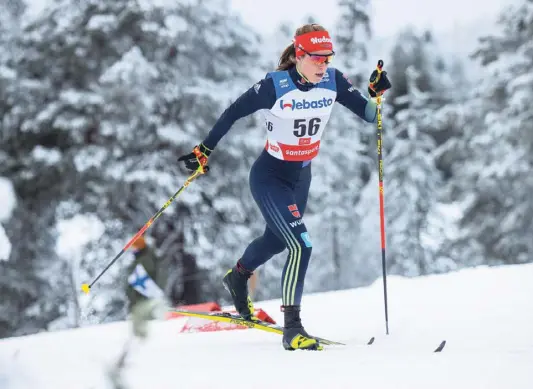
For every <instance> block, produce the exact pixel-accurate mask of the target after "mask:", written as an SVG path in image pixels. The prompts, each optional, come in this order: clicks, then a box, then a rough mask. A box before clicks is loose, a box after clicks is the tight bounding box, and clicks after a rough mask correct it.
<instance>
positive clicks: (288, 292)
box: [178, 24, 391, 350]
mask: <svg viewBox="0 0 533 389" xmlns="http://www.w3.org/2000/svg"><path fill="white" fill-rule="evenodd" d="M334 55H335V52H334V51H333V44H332V40H331V38H330V35H329V34H328V32H327V31H326V30H325V29H324V28H323V27H322V26H320V25H318V24H306V25H304V26H302V27H300V28H298V29H297V30H296V34H295V37H294V43H293V44H291V45H289V46H288V47H287V48H286V49H285V50H284V52H283V53H282V55H281V58H280V60H279V66H278V68H277V70H276V71H274V72H270V73H268V74H267V75H266V77H265V78H264V79H262V80H261V81H259V82H258V83H256V84H255V85H253V86H252V87H251V88H250V89H249V90H248V91H246V92H245V93H244V94H243V95H241V96H240V97H239V98H238V99H237V100H236V101H235V102H233V103H232V104H231V105H230V106H229V107H228V108H227V109H226V110H225V111H224V113H223V114H222V115H221V116H220V118H219V119H218V121H217V122H216V123H215V125H214V127H213V128H212V129H211V131H210V132H209V134H208V135H207V137H206V138H205V139H204V140H203V142H202V143H200V144H199V145H198V146H196V147H194V149H193V152H191V153H190V154H187V155H184V156H182V157H180V158H179V159H178V161H180V162H183V163H184V165H185V167H186V168H187V169H189V170H191V171H196V170H198V169H207V160H208V158H209V155H210V154H211V152H212V151H213V150H214V149H215V147H216V146H217V143H218V142H219V141H220V140H221V138H222V137H223V136H224V135H226V133H227V132H228V131H229V129H230V128H231V127H232V125H233V123H235V122H236V121H237V120H238V119H240V118H243V117H245V116H247V115H250V114H252V113H254V112H256V111H258V110H263V111H262V112H263V114H264V117H265V128H266V138H267V140H266V145H265V149H264V150H263V152H262V153H261V154H260V155H259V157H258V158H257V160H256V161H255V162H254V164H253V166H252V168H251V171H250V189H251V192H252V195H253V198H254V200H255V201H256V203H257V205H258V207H259V209H260V210H261V213H262V215H263V217H264V219H265V222H266V228H265V232H264V234H263V235H262V236H260V237H258V238H257V239H255V240H254V241H252V242H251V243H250V244H249V245H248V247H247V248H246V249H245V251H244V253H243V254H242V257H241V258H240V259H239V260H238V261H237V263H236V265H235V266H234V267H233V268H232V269H230V270H229V271H228V272H227V273H226V275H225V276H224V279H223V284H224V286H225V288H226V289H227V290H228V291H229V293H230V294H231V297H232V299H233V303H234V305H235V308H236V309H237V311H238V312H239V314H240V315H241V316H242V317H244V318H246V319H250V320H253V317H252V315H253V305H252V303H251V300H250V298H249V294H248V279H249V278H250V277H251V275H252V274H253V272H254V270H255V269H257V268H258V267H259V266H261V265H262V264H264V263H265V262H267V261H268V260H269V259H270V258H272V257H273V256H274V255H275V254H278V253H281V252H282V251H283V250H285V249H288V251H289V253H288V257H287V262H286V263H285V266H284V268H283V275H282V278H281V291H282V311H283V312H284V329H283V346H284V348H285V349H287V350H295V349H308V350H321V349H322V346H321V345H320V344H319V342H318V341H317V340H316V339H314V338H313V337H312V336H310V335H309V334H308V333H307V332H306V331H305V330H304V328H303V326H302V322H301V320H300V303H301V300H302V293H303V287H304V279H305V273H306V270H307V265H308V264H309V259H310V256H311V250H312V246H313V245H312V243H311V239H310V237H309V235H308V233H307V228H306V226H305V223H304V222H303V219H302V217H303V215H304V212H305V207H306V204H307V197H308V194H309V186H310V183H311V160H312V159H313V158H315V157H316V156H317V154H318V151H319V149H320V138H321V136H322V134H323V132H324V130H325V128H326V124H327V122H328V119H329V116H330V114H331V110H332V108H333V103H334V102H338V103H341V104H342V105H344V106H345V107H347V108H348V109H350V110H351V111H352V112H353V113H355V114H356V115H357V116H359V117H360V118H362V119H363V120H365V121H367V122H369V123H374V122H375V121H376V114H377V106H376V103H375V102H374V101H373V100H372V99H368V98H366V97H365V96H363V95H362V94H361V93H360V92H359V91H358V90H357V89H355V87H354V86H353V85H352V84H351V83H350V81H349V80H348V79H347V78H346V77H344V75H343V74H342V73H341V72H340V71H339V70H337V69H335V68H331V67H328V65H329V64H330V62H331V60H332V59H333V56H334ZM376 74H377V72H376V70H374V73H373V74H372V76H371V78H370V79H371V80H372V79H375V76H376ZM390 87H391V84H390V82H389V80H388V78H387V73H386V72H385V71H383V72H381V77H380V78H379V80H378V81H377V82H373V83H370V84H369V88H368V92H369V94H370V96H371V97H376V96H377V95H378V94H379V95H381V94H383V93H384V92H385V91H386V90H387V89H389V88H390Z"/></svg>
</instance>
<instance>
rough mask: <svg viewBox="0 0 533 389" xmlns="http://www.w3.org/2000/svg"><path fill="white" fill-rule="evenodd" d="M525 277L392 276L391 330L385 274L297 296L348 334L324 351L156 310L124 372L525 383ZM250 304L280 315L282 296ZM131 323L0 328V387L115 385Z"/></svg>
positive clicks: (307, 319) (190, 381)
mask: <svg viewBox="0 0 533 389" xmlns="http://www.w3.org/2000/svg"><path fill="white" fill-rule="evenodd" d="M531 280H533V264H528V265H516V266H506V267H499V268H486V267H480V268H477V269H466V270H461V271H459V272H455V273H448V274H445V275H436V276H428V277H419V278H413V279H406V278H401V277H389V285H388V286H389V324H390V335H388V336H387V335H385V334H384V312H383V289H382V283H381V280H379V281H376V283H374V284H373V285H371V286H370V287H367V288H361V289H355V290H346V291H339V292H330V293H322V294H316V295H308V296H305V297H304V307H303V308H304V310H303V320H304V325H305V326H306V328H307V330H308V331H309V332H311V333H315V334H317V335H318V336H322V337H326V338H327V337H329V338H332V339H335V340H340V341H345V342H346V343H347V346H335V347H333V346H330V347H328V348H327V349H326V350H325V351H323V352H304V351H295V352H288V351H285V350H283V349H282V347H281V343H280V337H279V336H278V335H275V334H270V333H264V332H261V331H258V330H240V331H226V332H223V333H199V334H180V333H179V330H180V328H181V326H182V325H183V323H184V320H186V319H175V320H169V321H166V322H165V321H153V322H152V323H151V324H150V327H149V336H148V338H147V339H146V340H144V341H140V340H136V341H135V342H134V343H133V344H132V346H131V353H130V356H129V357H128V358H127V360H126V368H125V372H124V376H123V379H124V382H125V384H126V385H127V388H130V389H163V388H165V389H166V388H169V389H170V388H172V389H176V388H217V389H223V388H228V389H229V388H231V389H235V388H246V389H250V388H291V389H294V388H336V389H341V388H365V389H370V388H396V389H399V388H405V389H415V388H424V389H429V388H431V389H437V388H446V389H450V388H453V389H463V388H465V389H489V388H491V389H492V388H494V389H507V388H512V389H522V388H524V389H526V388H527V389H531V388H533V282H531ZM257 306H258V307H261V308H263V309H264V310H266V311H267V312H268V313H270V314H271V315H272V316H273V317H274V319H276V320H280V319H281V314H280V312H279V309H278V306H279V301H268V302H263V303H258V304H257ZM130 333H131V329H130V325H129V324H128V323H126V322H121V323H113V324H106V325H95V326H92V327H85V328H82V329H77V330H70V331H63V332H55V333H43V334H38V335H33V336H27V337H21V338H10V339H4V340H0V388H2V389H22V388H24V389H26V388H28V389H29V388H38V389H100V388H111V386H110V384H109V379H108V377H107V375H106V374H107V372H108V371H109V369H110V367H111V366H112V364H114V363H116V360H117V357H118V355H119V354H120V353H121V351H122V349H123V346H124V344H125V342H126V340H127V339H128V338H129V337H130ZM371 336H375V337H376V341H375V343H374V344H373V345H372V346H365V345H364V343H365V342H366V340H367V339H368V338H370V337H371ZM443 339H446V340H447V345H446V348H445V349H444V351H443V352H442V353H433V352H432V350H433V349H434V348H435V347H436V346H437V345H438V344H439V342H440V341H441V340H443Z"/></svg>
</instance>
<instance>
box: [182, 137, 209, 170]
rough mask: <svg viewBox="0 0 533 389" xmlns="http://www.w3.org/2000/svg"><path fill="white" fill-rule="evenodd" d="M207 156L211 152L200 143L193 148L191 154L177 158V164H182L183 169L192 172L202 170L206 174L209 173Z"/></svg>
mask: <svg viewBox="0 0 533 389" xmlns="http://www.w3.org/2000/svg"><path fill="white" fill-rule="evenodd" d="M209 154H211V150H209V149H208V148H207V147H205V146H204V145H203V143H200V145H198V146H195V147H194V149H193V150H192V152H191V153H189V154H187V155H183V156H181V157H179V158H178V162H183V163H184V164H185V167H186V168H187V169H188V170H190V171H192V172H195V171H197V170H198V169H202V172H203V173H207V172H208V171H209V166H207V159H208V158H209Z"/></svg>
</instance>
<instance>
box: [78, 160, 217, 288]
mask: <svg viewBox="0 0 533 389" xmlns="http://www.w3.org/2000/svg"><path fill="white" fill-rule="evenodd" d="M207 170H208V167H207V166H204V165H200V167H199V168H198V170H196V171H195V172H194V173H193V174H191V175H190V176H189V178H187V180H186V181H185V183H184V184H183V185H182V186H181V188H179V189H178V191H177V192H176V193H174V195H173V196H172V197H171V198H170V199H168V201H167V202H166V203H165V204H164V205H163V206H162V207H161V209H160V210H159V211H157V213H156V214H155V215H154V216H152V217H151V218H150V220H148V221H147V222H146V224H145V225H144V226H143V227H142V228H141V229H140V230H139V231H138V232H137V233H136V234H135V236H134V237H133V238H131V239H130V241H129V242H128V243H127V244H126V246H124V248H123V249H122V250H121V251H120V253H118V254H117V256H116V257H115V258H113V260H112V261H111V262H109V264H108V265H107V266H106V267H105V269H104V270H102V271H101V272H100V274H98V276H97V277H96V278H95V279H94V280H93V281H92V282H91V283H90V284H82V285H81V290H82V291H83V292H85V293H87V294H88V293H89V291H90V290H91V288H92V287H93V285H94V284H95V283H96V282H97V281H98V280H99V279H100V277H102V275H104V273H105V272H106V271H107V270H108V269H109V268H110V267H111V266H112V265H113V264H114V263H115V262H116V261H117V260H118V259H119V258H120V257H121V256H122V254H124V253H125V252H126V251H127V250H128V249H129V248H130V247H131V245H132V244H133V243H134V242H135V241H136V240H137V239H139V237H140V236H141V235H142V234H144V232H145V231H146V230H147V229H148V228H149V227H150V226H151V225H152V223H153V222H155V221H156V219H157V218H158V217H159V216H161V214H162V213H163V212H164V211H165V209H167V208H168V206H169V205H170V204H172V202H173V201H174V200H175V199H176V198H177V197H178V196H179V195H180V194H181V192H183V190H184V189H185V188H186V187H188V186H189V184H190V183H191V182H192V181H193V180H194V179H196V178H197V177H199V176H200V175H202V174H204V173H206V172H207Z"/></svg>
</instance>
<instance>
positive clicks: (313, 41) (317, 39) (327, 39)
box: [311, 36, 331, 45]
mask: <svg viewBox="0 0 533 389" xmlns="http://www.w3.org/2000/svg"><path fill="white" fill-rule="evenodd" d="M311 42H312V43H313V44H314V45H316V44H317V43H325V42H328V43H331V38H328V37H325V36H323V37H322V38H311Z"/></svg>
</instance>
